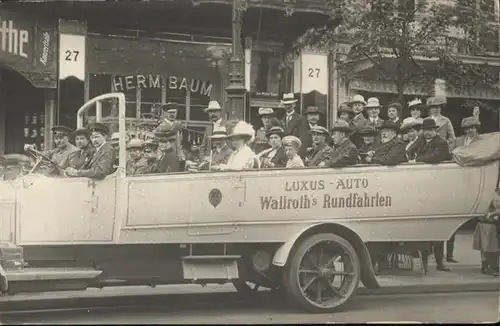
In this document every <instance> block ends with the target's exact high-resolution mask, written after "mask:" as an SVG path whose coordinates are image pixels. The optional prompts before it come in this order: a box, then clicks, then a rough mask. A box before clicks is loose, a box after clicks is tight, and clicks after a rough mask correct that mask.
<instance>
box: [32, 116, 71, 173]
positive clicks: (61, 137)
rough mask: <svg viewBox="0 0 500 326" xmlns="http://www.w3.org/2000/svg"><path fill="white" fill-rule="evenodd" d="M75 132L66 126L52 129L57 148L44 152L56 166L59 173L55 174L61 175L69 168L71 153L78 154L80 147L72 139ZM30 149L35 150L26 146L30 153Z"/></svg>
mask: <svg viewBox="0 0 500 326" xmlns="http://www.w3.org/2000/svg"><path fill="white" fill-rule="evenodd" d="M72 133H73V130H72V129H71V128H68V127H66V126H54V127H53V128H52V134H53V137H54V144H55V148H54V149H51V150H48V151H44V152H43V154H45V155H46V156H47V157H48V158H50V159H51V160H52V161H53V162H54V163H55V164H57V168H59V171H53V173H60V172H62V171H63V170H64V169H65V168H67V167H69V156H70V155H71V153H74V152H77V151H78V147H76V146H74V145H73V144H71V142H70V139H71V138H72ZM30 149H35V146H34V145H25V146H24V150H25V151H27V150H28V151H29V150H30Z"/></svg>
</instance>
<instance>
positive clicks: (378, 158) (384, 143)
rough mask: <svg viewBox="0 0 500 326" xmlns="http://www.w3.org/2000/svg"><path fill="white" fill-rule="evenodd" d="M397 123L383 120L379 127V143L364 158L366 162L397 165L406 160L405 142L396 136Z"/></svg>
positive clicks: (397, 130)
mask: <svg viewBox="0 0 500 326" xmlns="http://www.w3.org/2000/svg"><path fill="white" fill-rule="evenodd" d="M398 133H399V124H398V123H397V122H393V121H384V122H383V123H382V126H381V127H380V144H378V145H377V146H376V147H375V149H374V150H372V151H369V152H368V153H367V156H366V158H365V160H366V162H368V163H375V164H381V165H397V164H400V163H403V162H406V161H407V159H406V153H405V144H404V143H403V141H402V140H400V139H399V138H398Z"/></svg>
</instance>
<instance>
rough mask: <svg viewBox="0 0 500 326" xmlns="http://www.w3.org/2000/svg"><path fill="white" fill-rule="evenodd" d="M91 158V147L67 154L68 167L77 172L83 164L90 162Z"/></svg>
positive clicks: (92, 152) (92, 150)
mask: <svg viewBox="0 0 500 326" xmlns="http://www.w3.org/2000/svg"><path fill="white" fill-rule="evenodd" d="M92 156H94V148H93V147H92V146H89V147H87V148H86V149H84V150H83V151H82V150H79V151H77V152H73V153H71V154H69V158H68V160H69V166H70V167H72V168H74V169H77V170H79V169H82V168H83V167H84V166H85V164H88V163H89V162H90V160H91V159H92Z"/></svg>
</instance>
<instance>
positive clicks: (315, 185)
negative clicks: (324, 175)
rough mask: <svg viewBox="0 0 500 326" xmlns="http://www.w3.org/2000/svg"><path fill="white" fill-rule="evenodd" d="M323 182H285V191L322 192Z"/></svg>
mask: <svg viewBox="0 0 500 326" xmlns="http://www.w3.org/2000/svg"><path fill="white" fill-rule="evenodd" d="M324 189H325V182H324V181H323V180H311V181H307V180H305V181H302V180H298V181H290V182H289V181H287V182H285V191H310V190H324Z"/></svg>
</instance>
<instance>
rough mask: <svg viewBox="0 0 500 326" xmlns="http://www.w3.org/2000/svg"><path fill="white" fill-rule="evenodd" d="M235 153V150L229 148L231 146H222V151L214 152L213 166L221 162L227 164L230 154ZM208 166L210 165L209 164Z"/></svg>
mask: <svg viewBox="0 0 500 326" xmlns="http://www.w3.org/2000/svg"><path fill="white" fill-rule="evenodd" d="M232 153H233V150H232V149H231V148H229V146H227V145H226V146H224V147H222V148H221V150H220V152H217V151H216V150H214V151H213V152H212V166H213V165H219V164H227V160H228V159H229V156H231V154H232ZM207 168H208V165H207Z"/></svg>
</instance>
